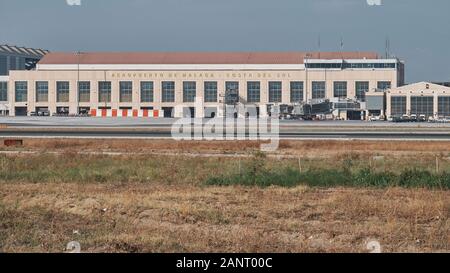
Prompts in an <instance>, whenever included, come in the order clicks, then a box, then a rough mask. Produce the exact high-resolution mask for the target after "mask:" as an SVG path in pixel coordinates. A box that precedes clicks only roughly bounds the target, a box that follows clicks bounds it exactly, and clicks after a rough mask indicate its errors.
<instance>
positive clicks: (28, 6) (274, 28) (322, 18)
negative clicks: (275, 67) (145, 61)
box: [0, 0, 450, 82]
mask: <svg viewBox="0 0 450 273" xmlns="http://www.w3.org/2000/svg"><path fill="white" fill-rule="evenodd" d="M69 1H76V0H69ZM369 1H375V2H376V0H369ZM381 1H382V5H381V6H370V5H368V4H367V0H81V5H80V6H69V5H68V4H67V1H66V0H34V1H31V0H0V43H7V44H14V45H19V46H27V47H39V48H45V49H49V50H52V51H205V50H206V51H312V50H319V42H318V41H319V36H320V41H321V42H320V45H321V46H320V49H321V50H323V51H338V50H340V43H341V37H342V38H343V41H344V50H346V51H353V50H360V51H376V52H378V53H380V54H383V55H384V52H385V41H386V38H387V37H389V40H390V45H391V54H392V55H395V56H397V57H399V58H401V59H403V60H405V61H406V78H407V81H408V82H416V81H422V80H425V81H450V12H449V11H450V1H449V0H431V1H428V0H381Z"/></svg>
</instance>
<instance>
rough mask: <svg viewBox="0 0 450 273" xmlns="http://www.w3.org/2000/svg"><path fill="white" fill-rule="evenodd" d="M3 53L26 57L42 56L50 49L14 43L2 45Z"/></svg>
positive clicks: (0, 48) (0, 50)
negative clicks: (20, 45) (21, 45)
mask: <svg viewBox="0 0 450 273" xmlns="http://www.w3.org/2000/svg"><path fill="white" fill-rule="evenodd" d="M1 53H6V54H9V55H20V56H24V57H35V58H42V57H43V56H44V55H45V54H47V53H49V51H48V50H44V49H35V48H27V47H19V46H13V45H0V54H1Z"/></svg>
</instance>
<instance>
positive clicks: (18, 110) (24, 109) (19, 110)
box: [14, 107, 27, 116]
mask: <svg viewBox="0 0 450 273" xmlns="http://www.w3.org/2000/svg"><path fill="white" fill-rule="evenodd" d="M14 113H15V115H16V116H26V115H27V107H16V108H15V109H14Z"/></svg>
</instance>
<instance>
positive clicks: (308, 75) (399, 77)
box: [2, 52, 404, 119]
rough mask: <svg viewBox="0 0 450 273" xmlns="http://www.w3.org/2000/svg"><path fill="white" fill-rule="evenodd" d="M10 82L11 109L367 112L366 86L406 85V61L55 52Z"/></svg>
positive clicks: (321, 55)
mask: <svg viewBox="0 0 450 273" xmlns="http://www.w3.org/2000/svg"><path fill="white" fill-rule="evenodd" d="M2 81H3V82H7V83H6V84H5V85H7V86H9V88H7V91H6V97H5V98H4V99H6V101H7V103H8V107H9V109H11V111H9V115H11V116H23V115H32V114H35V113H37V112H48V113H49V114H51V115H54V114H57V115H77V114H86V113H89V114H90V115H92V116H105V117H123V116H134V117H185V116H192V117H193V116H195V117H214V116H223V115H225V114H228V113H225V110H224V109H226V107H225V106H227V105H228V106H233V107H235V108H238V106H239V105H252V106H255V107H256V109H257V113H258V115H260V116H267V115H271V114H272V113H273V112H274V109H278V110H277V111H280V109H282V111H285V110H286V109H289V107H291V108H292V106H293V105H299V104H304V103H310V104H315V103H320V102H323V101H329V102H330V103H332V104H333V115H336V116H340V117H342V118H344V119H364V118H365V117H366V116H367V114H369V113H370V112H369V110H368V109H367V103H366V93H367V92H369V91H370V92H375V93H377V92H381V93H383V92H385V91H386V90H388V89H391V88H397V87H401V86H403V85H404V63H403V62H402V61H400V60H398V59H385V58H380V57H379V56H378V55H377V54H376V53H371V52H313V53H307V52H280V53H276V52H254V53H226V52H225V53H216V52H203V53H202V52H197V53H177V52H169V53H156V52H148V53H101V52H99V53H48V54H46V55H45V56H44V57H43V58H42V59H41V60H40V61H39V62H38V64H37V66H36V69H35V70H32V71H11V72H10V73H9V77H7V78H6V77H3V78H2ZM196 98H197V100H198V99H200V98H201V104H200V105H201V106H200V107H199V104H198V103H195V102H196ZM228 109H229V108H228ZM373 111H375V112H376V113H377V114H384V109H373ZM377 111H379V112H377ZM234 114H235V115H236V113H234Z"/></svg>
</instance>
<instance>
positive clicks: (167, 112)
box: [162, 107, 173, 118]
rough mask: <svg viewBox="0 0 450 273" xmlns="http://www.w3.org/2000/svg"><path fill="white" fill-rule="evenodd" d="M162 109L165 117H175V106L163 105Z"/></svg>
mask: <svg viewBox="0 0 450 273" xmlns="http://www.w3.org/2000/svg"><path fill="white" fill-rule="evenodd" d="M162 111H163V112H164V117H165V118H173V107H163V108H162Z"/></svg>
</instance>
